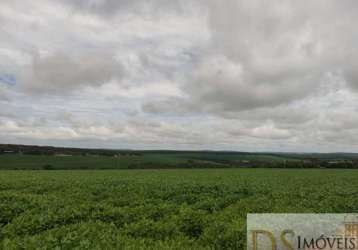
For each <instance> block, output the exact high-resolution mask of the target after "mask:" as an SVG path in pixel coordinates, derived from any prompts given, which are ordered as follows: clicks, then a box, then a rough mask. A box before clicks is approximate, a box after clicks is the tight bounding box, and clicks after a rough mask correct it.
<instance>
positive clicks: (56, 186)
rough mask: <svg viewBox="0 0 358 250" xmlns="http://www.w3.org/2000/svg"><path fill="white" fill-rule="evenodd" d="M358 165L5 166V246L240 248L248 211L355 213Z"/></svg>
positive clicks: (1, 207)
mask: <svg viewBox="0 0 358 250" xmlns="http://www.w3.org/2000/svg"><path fill="white" fill-rule="evenodd" d="M357 177H358V172H357V171H356V170H326V169H324V170H317V169H316V170H313V169H312V170H277V169H221V170H219V169H202V170H190V169H188V170H94V171H87V170H82V171H81V170H79V171H0V248H2V249H6V250H7V249H244V248H245V241H246V239H245V234H246V232H245V230H246V228H245V226H246V224H245V223H246V214H247V213H250V212H251V213H253V212H259V213H263V212H333V213H335V212H358V178H357Z"/></svg>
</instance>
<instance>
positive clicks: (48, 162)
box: [0, 153, 285, 170]
mask: <svg viewBox="0 0 358 250" xmlns="http://www.w3.org/2000/svg"><path fill="white" fill-rule="evenodd" d="M253 159H255V160H265V161H280V162H282V161H283V160H284V159H285V158H283V157H278V156H271V155H249V154H248V155H245V154H243V155H241V154H233V155H230V154H229V155H227V154H214V153H142V154H141V155H139V156H136V155H126V156H118V157H111V156H100V155H85V156H82V155H71V156H52V155H51V156H46V155H21V154H10V155H0V170H1V169H7V170H11V169H22V170H31V169H46V168H48V167H50V168H51V169H128V168H181V167H187V166H185V164H188V161H189V162H192V163H193V166H194V167H198V168H200V166H201V165H202V166H203V167H210V166H214V167H221V166H223V167H225V165H224V164H222V163H220V161H223V160H225V161H229V160H253ZM236 165H239V164H236ZM226 167H227V165H226Z"/></svg>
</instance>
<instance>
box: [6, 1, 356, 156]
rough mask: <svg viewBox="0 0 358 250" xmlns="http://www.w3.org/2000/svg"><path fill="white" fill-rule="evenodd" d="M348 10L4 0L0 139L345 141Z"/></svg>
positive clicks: (352, 51) (155, 143) (349, 123)
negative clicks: (8, 80)
mask: <svg viewBox="0 0 358 250" xmlns="http://www.w3.org/2000/svg"><path fill="white" fill-rule="evenodd" d="M28 10H31V11H28ZM357 12H358V4H357V2H356V1H354V0H347V1H344V2H342V1H340V2H339V1H335V0H317V1H309V0H304V1H296V2H293V1H280V0H273V1H259V0H250V1H249V0H239V1H237V0H227V1H225V3H223V2H221V1H217V0H209V1H202V0H195V1H189V0H177V1H166V0H150V1H145V0H133V1H127V0H118V1H117V0H116V1H115V0H91V1H84V0H73V1H70V0H65V1H55V0H38V1H30V0H25V1H20V0H12V1H10V0H4V1H1V2H0V23H1V26H0V29H1V32H2V33H3V34H6V35H5V36H4V38H3V39H1V40H0V72H1V73H2V74H5V75H11V76H12V75H13V76H14V77H15V78H16V83H15V84H13V85H12V86H8V85H1V84H0V102H1V103H2V104H3V106H5V109H6V111H1V112H0V139H1V141H4V142H13V143H25V142H26V143H39V144H56V145H70V146H74V145H77V146H90V147H97V146H103V147H127V148H128V147H130V148H183V149H188V148H193V149H200V148H209V149H210V148H211V149H226V150H233V149H236V150H273V151H278V150H283V151H310V150H314V151H353V148H354V147H355V146H357V141H358V130H357V129H356V127H355V124H356V123H357V121H358V108H357V105H356V103H357V102H358V84H357V82H358V75H357V70H356V68H357V66H358V52H357V48H358V47H357V44H358V33H357V32H355V26H354V23H356V22H357V21H358V13H357ZM34 51H35V53H34ZM11 114H12V115H11Z"/></svg>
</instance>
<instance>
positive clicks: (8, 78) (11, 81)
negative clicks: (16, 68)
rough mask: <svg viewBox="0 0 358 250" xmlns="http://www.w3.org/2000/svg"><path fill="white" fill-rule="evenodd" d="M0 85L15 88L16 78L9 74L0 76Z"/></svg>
mask: <svg viewBox="0 0 358 250" xmlns="http://www.w3.org/2000/svg"><path fill="white" fill-rule="evenodd" d="M0 83H4V84H6V85H9V86H15V85H16V77H15V76H14V75H11V74H0Z"/></svg>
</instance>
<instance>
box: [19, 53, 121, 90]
mask: <svg viewBox="0 0 358 250" xmlns="http://www.w3.org/2000/svg"><path fill="white" fill-rule="evenodd" d="M123 73H124V71H123V68H122V66H121V64H120V63H118V62H117V61H116V60H115V58H114V56H113V55H110V54H102V53H91V52H87V53H82V54H80V55H73V56H69V55H68V54H64V53H55V54H53V55H50V56H45V57H41V56H39V55H38V54H37V53H36V54H35V55H34V57H33V64H32V68H31V69H30V70H29V72H28V73H27V74H25V75H24V76H22V77H23V79H22V81H23V82H24V87H25V88H26V89H29V90H33V91H36V92H43V91H46V92H48V91H56V92H58V91H60V92H65V91H68V90H72V89H76V88H78V87H83V86H94V87H96V86H100V85H103V84H105V83H107V82H109V81H111V80H117V81H118V80H120V79H121V78H122V76H123Z"/></svg>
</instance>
